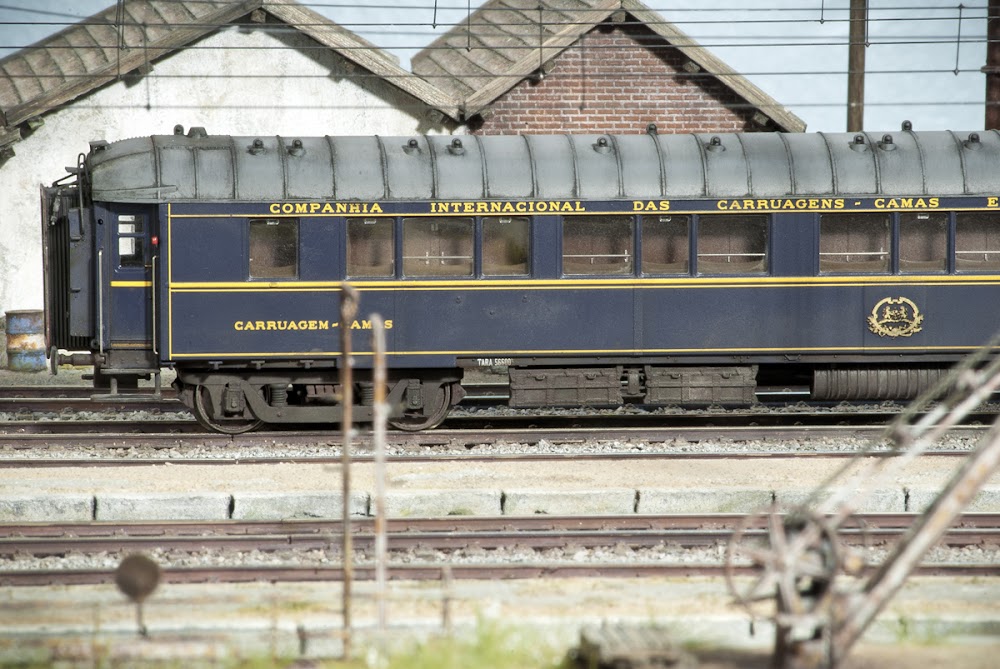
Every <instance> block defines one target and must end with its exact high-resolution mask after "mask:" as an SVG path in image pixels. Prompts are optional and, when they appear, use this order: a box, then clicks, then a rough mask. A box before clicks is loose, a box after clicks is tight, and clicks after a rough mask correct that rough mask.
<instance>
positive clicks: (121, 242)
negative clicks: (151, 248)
mask: <svg viewBox="0 0 1000 669" xmlns="http://www.w3.org/2000/svg"><path fill="white" fill-rule="evenodd" d="M142 240H143V230H142V218H141V217H139V216H136V215H135V214H120V215H119V216H118V264H119V265H120V266H121V267H143V266H145V264H146V258H145V253H144V252H143V244H142Z"/></svg>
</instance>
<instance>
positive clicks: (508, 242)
mask: <svg viewBox="0 0 1000 669" xmlns="http://www.w3.org/2000/svg"><path fill="white" fill-rule="evenodd" d="M529 239H530V235H529V226H528V219H527V218H524V217H509V216H497V217H488V218H483V276H524V275H526V274H528V273H529V272H530V271H531V268H530V267H529V265H528V258H529V257H530V255H531V254H530V252H529V245H530V242H529Z"/></svg>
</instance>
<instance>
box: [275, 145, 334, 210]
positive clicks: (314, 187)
mask: <svg viewBox="0 0 1000 669" xmlns="http://www.w3.org/2000/svg"><path fill="white" fill-rule="evenodd" d="M283 141H284V152H285V156H286V157H285V170H286V172H287V174H288V197H290V198H297V199H302V200H306V199H308V200H314V199H324V198H333V160H332V159H331V157H330V144H329V143H328V142H327V141H326V137H285V138H283ZM296 142H299V145H296Z"/></svg>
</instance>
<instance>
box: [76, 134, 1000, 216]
mask: <svg viewBox="0 0 1000 669" xmlns="http://www.w3.org/2000/svg"><path fill="white" fill-rule="evenodd" d="M862 137H863V139H864V141H863V142H857V141H856V140H855V135H853V134H848V133H838V134H830V135H822V134H816V135H800V134H789V135H781V136H779V135H768V134H748V135H734V134H723V135H698V136H695V135H629V136H608V135H587V136H570V135H524V136H488V137H479V138H477V137H473V136H432V137H424V136H409V137H386V138H377V137H336V138H334V137H311V138H310V137H306V138H300V139H298V141H299V142H300V143H299V144H296V138H284V139H281V138H277V137H233V138H230V137H228V136H207V137H206V136H202V135H200V134H199V133H195V134H194V136H181V135H173V136H156V137H153V138H148V137H147V138H140V139H131V140H125V141H121V142H115V143H113V144H110V145H108V146H106V147H103V148H101V149H99V150H97V151H95V152H92V153H91V154H90V156H89V157H88V164H89V166H90V170H91V175H92V183H93V185H94V189H95V197H96V198H97V199H101V198H102V197H113V198H115V199H120V200H121V201H143V202H150V201H154V202H155V201H166V200H177V199H222V200H225V199H230V198H235V199H245V200H250V201H259V200H267V199H282V198H291V199H302V200H306V199H324V198H336V199H340V200H381V199H400V200H426V199H432V198H443V199H475V198H524V199H529V198H537V199H571V198H587V199H607V200H612V199H618V198H625V199H641V198H650V199H653V198H660V197H667V198H696V197H719V198H740V197H782V196H799V195H814V196H824V195H847V196H855V197H859V196H864V195H878V194H883V193H890V194H893V195H899V196H906V195H923V194H928V195H950V194H961V193H979V194H995V193H998V192H1000V134H998V133H997V132H994V131H983V132H979V133H975V137H973V136H972V135H970V134H969V133H964V134H953V133H947V132H928V133H921V134H917V133H909V132H899V133H895V134H893V141H892V142H891V144H890V143H887V142H884V141H882V140H883V137H882V135H873V136H871V137H865V136H862ZM714 138H717V142H716V143H713V139H714ZM456 141H457V142H460V146H459V145H456V144H455V142H456ZM411 142H413V143H414V146H410V143H411ZM154 144H155V147H156V153H157V156H156V160H158V163H156V162H154V160H153V148H152V147H153V146H154ZM880 144H881V145H880ZM890 146H891V147H892V148H889V147H890ZM657 147H658V148H659V150H657ZM157 166H158V168H159V170H160V171H159V172H157V169H156V168H157ZM386 174H388V175H389V177H388V178H389V185H388V187H387V186H386V183H385V175H386ZM706 175H707V176H706Z"/></svg>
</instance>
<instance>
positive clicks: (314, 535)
mask: <svg viewBox="0 0 1000 669" xmlns="http://www.w3.org/2000/svg"><path fill="white" fill-rule="evenodd" d="M915 518H916V516H914V515H913V514H869V515H863V516H859V517H858V518H857V519H856V523H855V524H853V525H852V526H849V527H845V528H844V530H843V531H842V532H841V534H840V538H841V540H842V541H843V542H845V543H847V544H851V545H859V546H866V547H877V546H882V545H886V544H889V543H891V542H893V541H896V540H898V539H899V538H900V537H901V536H902V535H903V533H904V532H905V530H906V529H907V528H908V527H909V526H910V525H911V524H912V523H913V521H914V520H915ZM742 520H743V516H740V515H696V516H656V517H635V516H624V517H611V516H592V517H544V518H535V517H529V518H433V519H391V520H389V521H388V523H387V533H388V542H387V543H388V548H389V551H390V562H389V570H390V575H391V578H393V579H397V580H439V579H441V578H444V577H446V576H445V573H444V572H445V570H446V569H447V570H448V571H449V572H450V575H448V576H447V577H448V578H459V579H486V578H490V579H497V578H505V579H513V578H565V577H580V576H590V577H597V576H600V577H643V576H682V575H703V576H718V575H720V574H721V573H722V572H721V570H722V563H721V560H713V561H703V562H700V563H683V564H677V563H676V562H669V561H666V562H664V561H657V560H651V559H649V558H648V557H645V558H644V557H643V553H641V551H646V554H647V555H648V553H649V552H650V551H653V552H655V551H657V550H658V549H664V548H665V547H667V546H675V547H680V548H683V549H691V548H696V547H719V546H724V545H725V544H726V543H727V542H728V540H729V538H730V536H731V534H732V532H733V530H734V528H736V527H737V525H738V524H739V523H740V522H741V521H742ZM352 527H353V533H352V537H353V542H354V546H355V550H356V551H357V557H356V560H358V564H357V566H356V567H355V577H356V578H357V579H359V580H367V579H370V578H373V573H374V567H373V566H372V565H371V564H370V563H368V562H366V561H365V560H366V555H369V554H370V551H371V550H372V548H373V544H374V541H375V537H374V522H373V521H372V520H370V519H364V520H357V521H352ZM341 531H342V525H341V523H339V522H336V521H283V522H231V521H227V522H197V523H188V522H171V523H131V524H118V523H82V524H27V525H4V526H2V527H0V560H11V559H13V558H14V556H20V557H21V558H22V559H23V558H24V557H25V556H31V557H35V558H44V557H61V556H65V555H67V554H73V555H95V554H102V553H110V554H112V555H115V554H121V555H125V554H128V553H132V552H139V551H154V550H155V551H160V552H162V553H166V554H177V553H196V552H200V551H215V552H217V553H218V554H219V555H234V554H238V553H242V552H249V551H253V552H255V553H280V554H281V555H282V556H284V557H283V562H284V563H287V564H284V563H283V564H278V565H274V564H271V565H259V564H258V565H246V564H240V565H228V566H218V565H213V566H184V567H166V568H165V569H164V576H165V578H164V580H165V581H166V582H172V583H199V582H240V581H248V580H265V581H309V580H339V579H340V578H342V572H341V568H340V567H337V566H333V567H331V566H329V565H323V564H318V563H316V559H315V557H312V558H310V557H308V556H306V554H307V552H308V551H322V552H324V554H326V553H329V551H331V550H332V551H333V552H334V554H336V551H337V550H338V546H339V542H340V539H339V537H340V533H341ZM764 533H765V529H764V528H763V527H761V526H756V527H752V528H751V529H749V530H747V531H746V533H745V534H744V536H745V537H748V538H753V537H755V536H760V537H763V536H764ZM998 538H1000V515H998V514H966V515H964V516H963V517H962V518H961V520H960V521H959V522H958V523H957V524H956V527H954V528H952V529H951V530H950V531H949V532H948V534H947V535H946V537H945V539H944V540H943V542H942V543H943V545H946V546H949V547H952V548H963V547H968V546H988V545H996V544H997V543H998ZM623 547H624V548H628V549H629V550H632V551H640V553H637V555H638V556H639V557H638V558H637V559H625V560H623V561H616V562H613V563H609V562H607V561H604V562H599V561H598V562H595V561H593V560H591V561H585V562H583V563H581V562H579V561H565V560H553V559H551V558H548V559H547V558H546V557H545V555H546V553H545V552H546V551H550V550H552V549H561V550H564V551H570V552H576V551H579V550H581V549H587V550H594V549H599V548H615V549H616V550H619V551H620V550H622V548H623ZM503 550H517V551H521V552H522V553H523V552H524V551H534V552H536V553H540V554H541V555H542V557H540V558H539V559H527V560H526V559H523V558H522V559H519V560H518V561H516V562H513V563H512V562H509V561H508V562H503V561H497V560H490V559H489V558H488V555H489V554H488V552H489V551H503ZM414 551H416V552H417V553H421V552H427V551H440V552H443V553H445V554H448V553H451V552H455V551H459V552H461V553H463V554H469V552H470V551H473V552H478V554H479V555H480V558H479V559H477V560H474V561H471V562H470V561H468V560H465V561H452V562H449V564H448V566H447V567H445V566H444V565H443V564H442V563H441V559H437V560H434V561H433V563H430V562H429V561H427V560H422V561H421V560H412V559H399V560H397V559H394V558H393V557H392V555H397V554H403V555H410V556H412V554H413V552H414ZM112 571H113V570H108V569H49V568H46V569H27V570H11V569H6V570H3V569H0V585H5V586H26V585H53V584H62V585H67V584H84V583H106V582H109V581H110V580H111V579H112V577H113V573H112ZM737 573H749V571H744V570H741V569H738V570H737ZM919 573H921V574H925V575H931V574H937V575H948V576H958V575H990V576H995V575H997V568H996V565H995V564H991V565H987V564H971V563H964V562H963V563H960V564H959V563H937V564H926V565H924V566H923V567H922V568H921V570H920V571H919Z"/></svg>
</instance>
